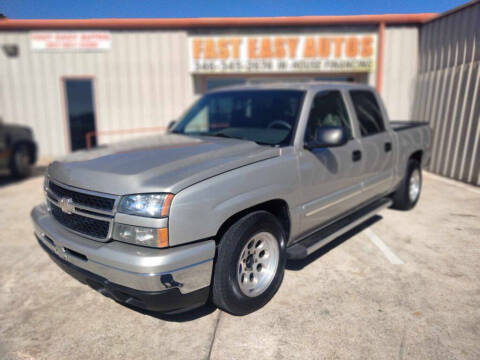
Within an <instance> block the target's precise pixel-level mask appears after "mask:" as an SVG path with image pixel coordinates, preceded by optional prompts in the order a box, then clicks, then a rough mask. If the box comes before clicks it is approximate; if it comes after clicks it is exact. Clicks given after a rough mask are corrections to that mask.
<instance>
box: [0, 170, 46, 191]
mask: <svg viewBox="0 0 480 360" xmlns="http://www.w3.org/2000/svg"><path fill="white" fill-rule="evenodd" d="M46 170H47V166H34V167H33V169H32V174H31V175H30V176H28V177H26V178H25V179H17V178H15V177H13V176H12V175H10V171H9V170H3V169H2V170H0V187H1V186H7V185H12V184H19V183H21V182H22V181H25V180H28V179H31V178H33V177H37V176H43V175H44V174H45V171H46Z"/></svg>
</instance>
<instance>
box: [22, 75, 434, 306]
mask: <svg viewBox="0 0 480 360" xmlns="http://www.w3.org/2000/svg"><path fill="white" fill-rule="evenodd" d="M430 140H431V134H430V129H429V128H428V126H427V125H425V124H423V123H418V122H389V121H388V117H387V113H386V111H385V108H384V106H383V104H382V101H381V99H380V97H379V96H378V95H377V93H376V92H375V90H374V89H372V88H371V87H368V86H366V85H359V84H346V83H299V84H285V85H278V84H275V85H258V86H242V87H234V88H225V89H221V90H217V91H213V92H210V93H208V94H206V95H205V96H203V97H201V98H200V99H199V100H198V101H197V102H196V103H195V104H194V105H193V106H192V107H191V108H190V109H189V110H188V111H187V112H186V113H185V115H184V116H183V117H182V118H181V119H180V120H179V121H178V122H176V123H175V124H173V125H172V126H170V127H169V131H168V133H167V134H166V135H161V136H160V135H158V136H152V137H149V138H145V139H140V140H134V141H129V142H124V143H120V144H113V145H109V146H105V147H98V148H96V149H93V150H90V151H79V152H75V153H72V154H71V155H69V156H67V157H66V158H65V159H63V160H60V161H55V162H53V163H52V164H50V165H49V167H48V170H47V173H46V176H45V182H44V191H45V194H46V203H45V204H42V205H39V206H37V207H35V208H34V209H33V210H32V214H31V216H32V218H33V222H34V225H35V236H36V238H37V240H38V242H39V244H40V246H41V247H42V248H43V249H44V250H45V252H47V253H48V254H49V255H50V257H51V258H52V260H53V261H55V262H56V263H57V264H58V265H59V266H60V267H61V268H63V269H64V270H65V271H66V272H68V273H69V274H71V275H72V276H74V277H75V278H77V279H78V280H80V281H82V282H84V283H86V284H88V285H90V286H91V287H93V288H94V289H96V290H98V291H99V292H101V293H103V294H104V295H107V296H109V297H111V298H113V299H114V300H116V301H118V302H120V303H123V304H127V305H130V306H132V307H139V308H143V309H147V310H152V311H161V312H176V311H184V310H186V309H191V308H194V307H197V306H199V305H201V304H204V303H205V302H207V301H208V300H209V299H211V301H213V303H214V304H215V305H217V306H218V307H219V308H221V309H223V310H225V311H227V312H229V313H231V314H236V315H244V314H247V313H250V312H252V311H255V310H257V309H259V308H260V307H262V306H263V305H265V304H266V303H267V302H268V301H269V300H270V299H271V298H272V297H273V296H274V294H275V293H276V291H277V290H278V288H279V287H280V284H281V282H282V279H283V275H284V268H285V263H286V261H287V259H301V258H305V257H307V256H309V255H310V254H311V253H313V252H314V251H316V250H317V249H319V248H321V247H322V246H324V245H325V244H327V243H328V242H330V241H331V240H333V239H334V238H336V237H338V236H340V235H341V234H343V233H345V232H347V231H348V230H350V229H352V228H353V227H355V226H357V225H359V224H360V223H362V222H363V221H365V220H366V219H368V218H369V217H372V216H373V215H374V214H375V213H376V212H378V211H379V210H381V209H382V208H385V207H393V208H396V209H401V210H408V209H411V208H413V207H414V206H415V204H416V203H417V201H418V199H419V196H420V190H421V183H422V177H421V167H422V165H424V164H425V163H426V162H427V161H428V160H429V157H430V151H429V148H430Z"/></svg>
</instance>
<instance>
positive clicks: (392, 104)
mask: <svg viewBox="0 0 480 360" xmlns="http://www.w3.org/2000/svg"><path fill="white" fill-rule="evenodd" d="M384 51H385V52H384V58H383V79H382V94H381V95H382V98H383V101H384V102H385V106H386V107H387V110H388V114H389V115H390V118H391V119H395V120H410V119H411V112H412V107H413V102H414V92H415V79H416V75H417V67H418V27H417V26H388V27H387V28H386V31H385V47H384Z"/></svg>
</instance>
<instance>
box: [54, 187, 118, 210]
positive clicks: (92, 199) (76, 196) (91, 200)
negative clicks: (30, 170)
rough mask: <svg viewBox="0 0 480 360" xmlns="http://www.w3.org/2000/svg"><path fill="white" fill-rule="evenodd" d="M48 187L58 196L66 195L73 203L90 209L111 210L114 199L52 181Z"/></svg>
mask: <svg viewBox="0 0 480 360" xmlns="http://www.w3.org/2000/svg"><path fill="white" fill-rule="evenodd" d="M48 188H49V189H50V191H51V192H52V193H53V194H54V195H56V196H57V197H58V198H62V197H68V198H71V199H72V200H73V202H74V203H75V204H78V205H83V206H86V207H89V208H92V209H98V210H105V211H112V210H113V206H114V204H115V199H111V198H107V197H102V196H96V195H91V194H85V193H81V192H78V191H73V190H70V189H66V188H64V187H62V186H59V185H57V184H55V183H53V182H50V183H49V184H48Z"/></svg>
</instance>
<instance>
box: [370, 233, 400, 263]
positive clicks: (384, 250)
mask: <svg viewBox="0 0 480 360" xmlns="http://www.w3.org/2000/svg"><path fill="white" fill-rule="evenodd" d="M364 234H365V235H367V236H368V238H369V239H370V241H371V242H372V243H374V244H375V245H376V246H377V247H378V248H379V249H380V251H381V252H382V253H383V255H385V257H386V258H387V259H388V261H390V262H391V263H392V264H394V265H402V264H403V261H402V259H400V258H399V257H398V256H397V255H395V254H394V253H393V251H392V250H390V248H389V247H388V246H387V245H386V244H385V243H384V242H383V241H382V239H380V238H379V237H378V236H377V235H376V234H375V233H374V232H373V231H372V230H370V229H366V230H365V231H364Z"/></svg>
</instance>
